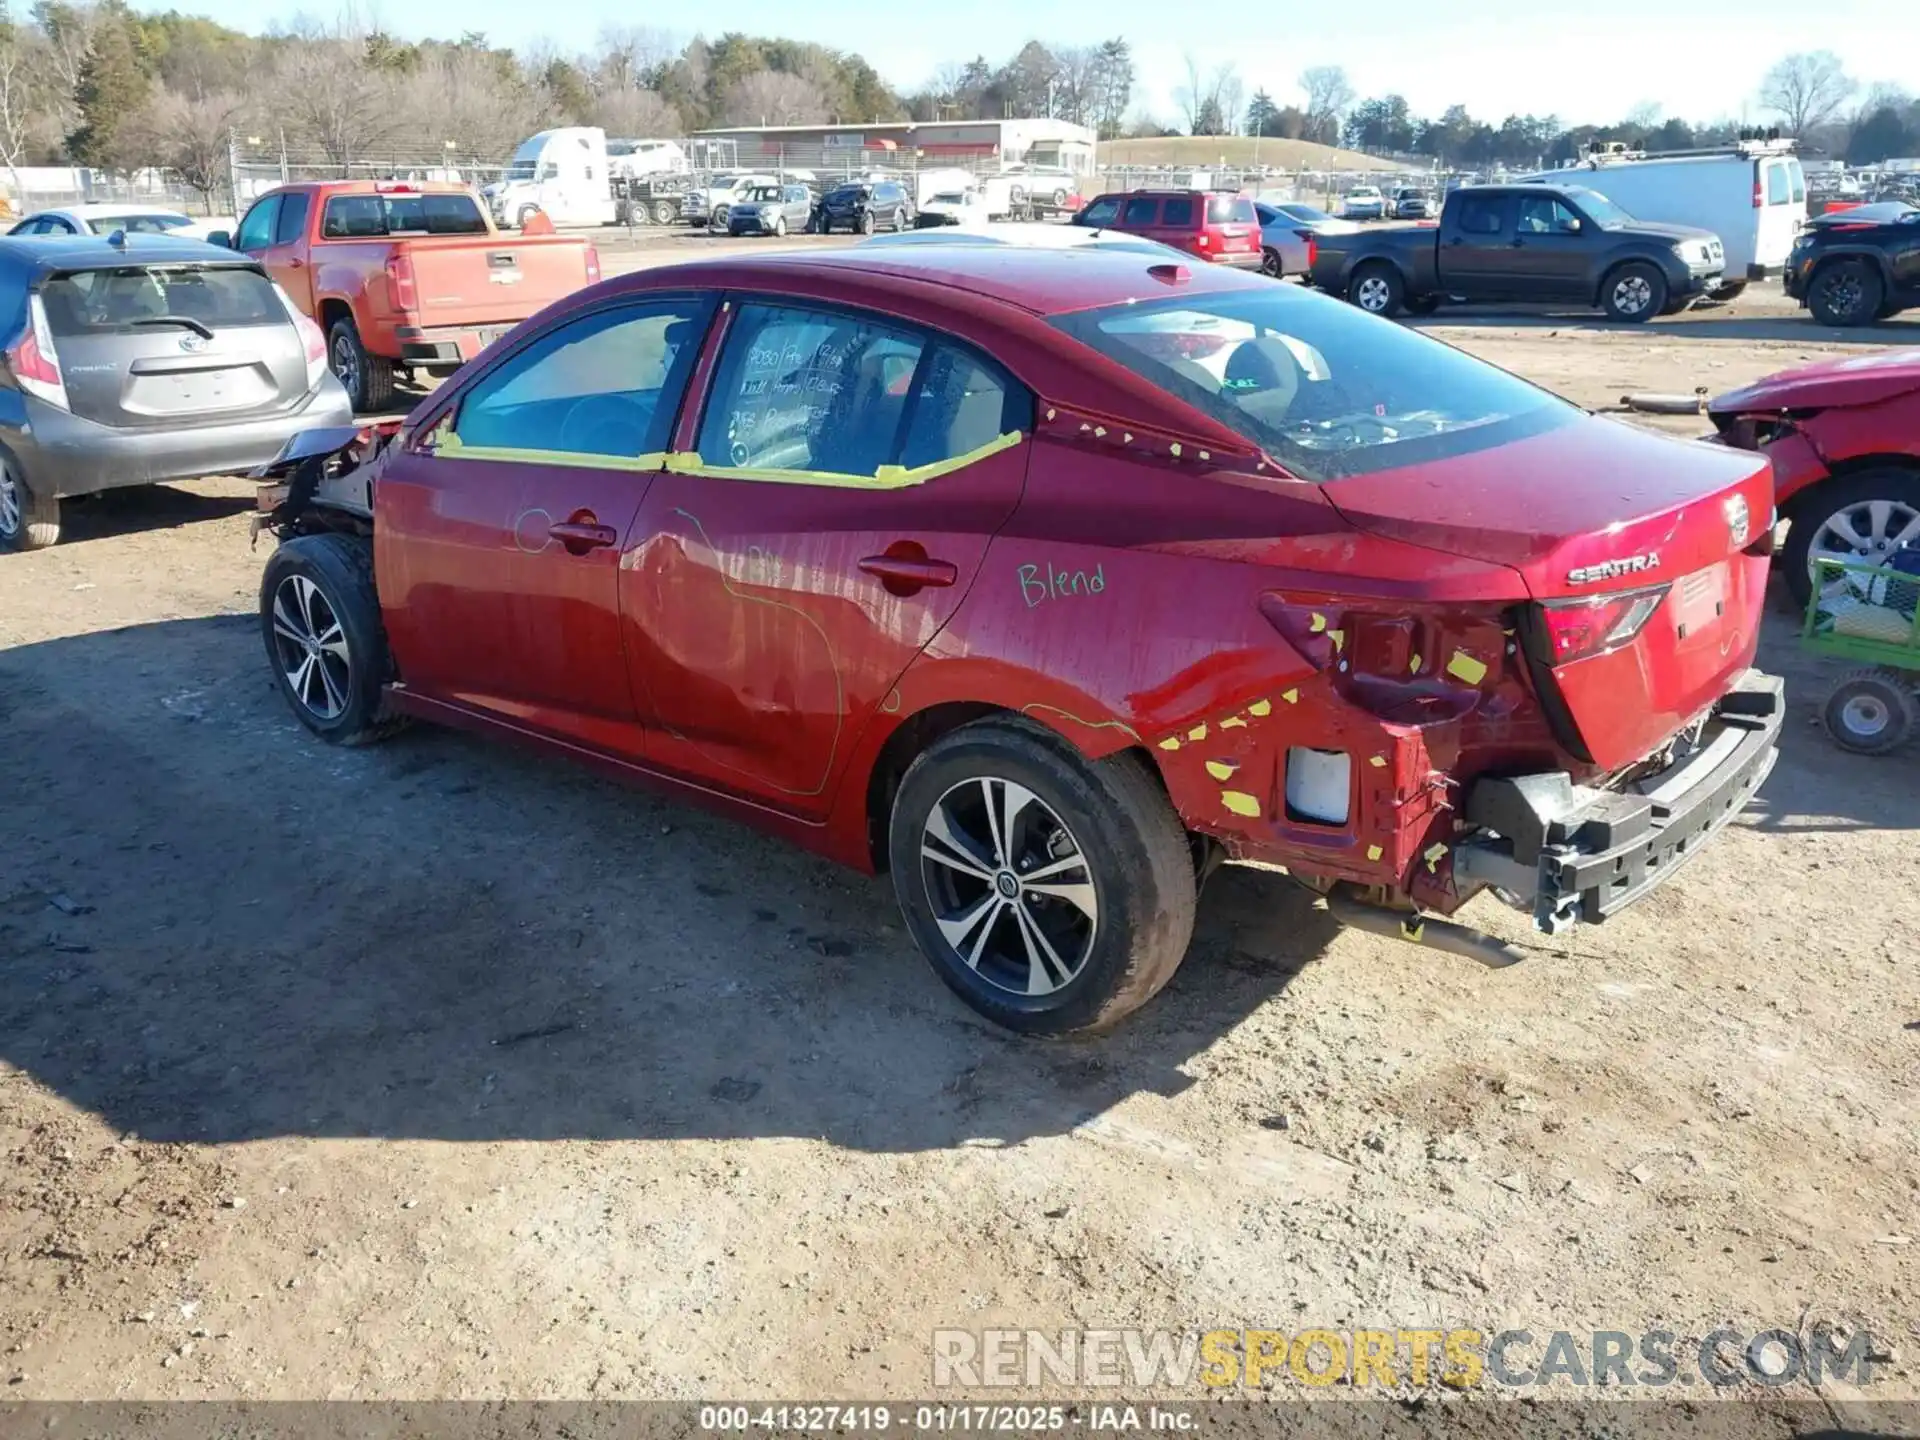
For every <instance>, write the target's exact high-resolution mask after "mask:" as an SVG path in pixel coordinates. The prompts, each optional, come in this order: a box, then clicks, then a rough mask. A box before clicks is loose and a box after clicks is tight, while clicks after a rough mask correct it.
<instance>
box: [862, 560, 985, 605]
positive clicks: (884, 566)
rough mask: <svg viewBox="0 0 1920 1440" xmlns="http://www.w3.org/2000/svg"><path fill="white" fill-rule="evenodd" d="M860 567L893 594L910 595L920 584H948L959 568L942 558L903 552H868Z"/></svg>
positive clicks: (951, 581)
mask: <svg viewBox="0 0 1920 1440" xmlns="http://www.w3.org/2000/svg"><path fill="white" fill-rule="evenodd" d="M860 568H861V569H862V570H864V571H866V572H867V574H869V575H872V576H875V577H877V578H878V579H879V580H880V581H881V582H882V583H883V584H884V585H885V586H886V587H887V589H888V590H889V591H891V592H892V593H893V594H895V595H902V594H908V595H910V594H912V593H913V592H914V591H915V590H918V589H921V588H922V587H923V586H927V585H934V586H941V587H944V586H948V585H951V584H953V583H954V581H956V580H958V579H959V578H960V571H959V570H958V569H957V568H955V567H954V566H953V565H950V564H948V563H947V562H946V561H945V560H920V559H915V558H912V557H910V556H905V555H869V556H867V558H866V559H864V560H862V561H861V562H860Z"/></svg>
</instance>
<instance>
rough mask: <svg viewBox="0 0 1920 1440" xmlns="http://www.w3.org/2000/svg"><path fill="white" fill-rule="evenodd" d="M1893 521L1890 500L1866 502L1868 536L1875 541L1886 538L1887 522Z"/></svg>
mask: <svg viewBox="0 0 1920 1440" xmlns="http://www.w3.org/2000/svg"><path fill="white" fill-rule="evenodd" d="M1892 519H1893V502H1892V501H1891V500H1869V501H1868V502H1867V526H1868V531H1867V533H1868V535H1869V536H1870V537H1871V538H1872V539H1873V540H1874V541H1875V542H1878V541H1882V540H1885V539H1886V538H1887V522H1888V521H1890V520H1892Z"/></svg>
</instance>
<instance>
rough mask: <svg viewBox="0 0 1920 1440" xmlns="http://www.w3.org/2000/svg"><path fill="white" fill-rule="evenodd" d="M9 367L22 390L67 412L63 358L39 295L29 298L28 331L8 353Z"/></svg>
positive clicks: (14, 343) (21, 335)
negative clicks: (61, 359) (49, 326)
mask: <svg viewBox="0 0 1920 1440" xmlns="http://www.w3.org/2000/svg"><path fill="white" fill-rule="evenodd" d="M7 365H8V367H9V368H10V369H11V370H12V371H13V378H14V379H15V380H16V381H18V382H19V385H20V388H21V389H22V390H24V391H26V392H27V393H28V394H29V395H34V396H38V397H39V398H40V399H42V400H44V401H46V402H47V403H48V404H49V405H58V406H59V407H60V408H61V409H62V410H65V409H66V408H67V382H66V381H65V380H63V379H62V378H61V376H60V356H59V354H58V352H56V351H55V350H54V348H53V331H52V330H50V329H48V328H47V307H46V306H45V305H43V304H41V303H40V297H39V296H38V295H31V296H29V297H28V298H27V327H26V329H25V330H23V331H21V332H20V338H19V339H18V340H16V341H14V342H13V345H12V346H11V348H9V349H8V351H7Z"/></svg>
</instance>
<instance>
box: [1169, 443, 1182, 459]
mask: <svg viewBox="0 0 1920 1440" xmlns="http://www.w3.org/2000/svg"><path fill="white" fill-rule="evenodd" d="M1167 453H1168V454H1169V455H1174V456H1178V455H1179V453H1180V442H1179V441H1178V440H1176V441H1174V442H1173V444H1171V445H1169V446H1168V447H1167Z"/></svg>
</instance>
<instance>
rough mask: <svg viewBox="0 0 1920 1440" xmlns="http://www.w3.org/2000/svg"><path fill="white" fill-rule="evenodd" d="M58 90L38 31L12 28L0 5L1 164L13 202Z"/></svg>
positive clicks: (17, 196) (9, 17) (51, 60)
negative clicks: (25, 162)
mask: <svg viewBox="0 0 1920 1440" xmlns="http://www.w3.org/2000/svg"><path fill="white" fill-rule="evenodd" d="M57 88H58V84H57V81H56V80H55V78H54V62H53V57H52V55H51V54H50V53H49V47H48V45H47V44H46V42H45V40H44V39H42V38H41V35H40V32H38V31H37V30H34V29H30V28H28V27H26V26H21V25H15V24H14V23H13V17H12V16H11V14H9V13H8V11H7V8H6V6H5V5H4V4H3V3H0V164H4V165H5V166H6V167H7V173H8V175H9V176H11V177H12V180H13V196H14V199H15V200H16V201H17V200H19V199H20V198H21V197H20V162H21V160H22V159H23V158H24V157H25V155H26V153H27V151H28V149H29V148H30V147H32V146H33V145H34V143H35V142H36V140H38V139H40V138H41V137H42V136H43V134H44V132H45V129H46V122H47V118H48V116H49V115H50V114H51V113H52V111H53V108H54V106H53V102H54V96H55V92H56V90H57ZM68 93H69V94H71V92H68Z"/></svg>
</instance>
